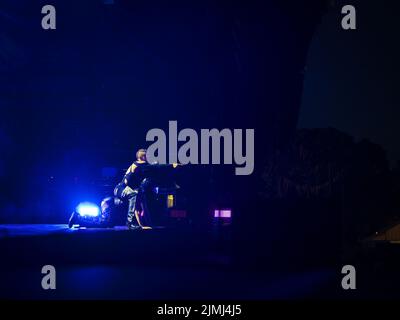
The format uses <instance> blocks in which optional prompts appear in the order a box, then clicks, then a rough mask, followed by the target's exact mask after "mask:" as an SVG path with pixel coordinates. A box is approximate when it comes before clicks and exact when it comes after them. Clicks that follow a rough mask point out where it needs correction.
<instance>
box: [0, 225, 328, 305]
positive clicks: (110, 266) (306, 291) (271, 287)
mask: <svg viewBox="0 0 400 320" xmlns="http://www.w3.org/2000/svg"><path fill="white" fill-rule="evenodd" d="M216 241H221V237H220V236H218V235H217V236H216V235H215V234H213V232H209V231H207V232H204V231H198V230H171V229H153V230H139V231H130V230H127V228H126V227H116V228H112V229H68V227H67V225H46V224H43V225H34V224H26V225H0V252H1V261H2V263H1V266H0V271H1V272H0V283H1V288H2V289H1V290H0V298H13V299H14V298H15V299H140V300H142V299H204V300H209V299H278V298H304V297H310V296H318V295H319V293H320V291H321V290H325V288H326V286H327V285H329V283H330V281H331V280H332V277H333V272H332V270H323V269H321V270H317V271H312V272H305V271H298V272H289V273H287V272H286V273H285V272H279V271H271V270H263V269H258V270H255V269H254V268H253V267H251V266H248V267H243V265H240V266H238V265H236V264H235V262H234V260H235V258H234V255H233V254H232V251H231V248H230V247H229V244H228V243H227V244H226V245H222V246H221V244H220V243H219V245H217V243H216ZM44 265H53V266H54V267H55V268H56V270H57V289H56V290H47V291H46V290H43V289H42V288H41V285H40V284H41V279H42V277H43V275H42V274H41V268H42V267H43V266H44Z"/></svg>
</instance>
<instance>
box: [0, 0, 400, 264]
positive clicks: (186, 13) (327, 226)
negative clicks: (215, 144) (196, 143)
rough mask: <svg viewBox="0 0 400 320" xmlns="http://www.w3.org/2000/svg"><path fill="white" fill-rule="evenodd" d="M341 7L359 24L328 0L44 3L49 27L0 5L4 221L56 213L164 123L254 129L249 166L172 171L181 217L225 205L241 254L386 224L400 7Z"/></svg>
mask: <svg viewBox="0 0 400 320" xmlns="http://www.w3.org/2000/svg"><path fill="white" fill-rule="evenodd" d="M352 3H353V4H354V5H355V6H356V8H357V17H358V30H357V31H343V30H342V29H341V28H340V25H341V17H342V15H341V13H340V10H341V7H342V5H343V3H341V2H340V1H337V2H335V1H312V0H309V1H286V2H284V1H277V0H276V1H274V0H269V1H248V2H247V1H246V2H245V1H229V2H228V1H226V2H224V1H201V2H175V1H173V2H170V1H169V2H168V3H166V2H164V1H156V2H151V3H149V2H145V1H123V0H121V1H117V0H116V1H114V2H113V3H111V4H105V3H104V2H102V1H85V2H81V1H68V2H65V1H52V3H51V4H53V5H54V6H55V7H56V9H57V30H55V31H49V30H47V31H45V30H42V29H41V24H40V23H41V18H42V15H41V13H40V10H41V7H42V6H43V5H45V4H47V3H45V2H43V1H19V2H17V3H15V2H13V1H5V2H3V4H2V6H1V8H0V23H1V28H0V59H1V60H0V70H1V75H2V76H1V78H0V81H1V82H0V90H1V92H0V107H1V117H0V150H1V158H0V183H1V184H0V185H1V191H2V192H1V195H0V200H1V202H0V222H3V223H14V222H18V223H64V222H66V220H67V218H68V216H69V214H70V212H71V211H72V210H73V208H74V206H75V205H76V204H77V203H79V202H80V201H82V200H93V201H99V200H100V199H101V198H102V197H104V196H105V195H106V194H107V192H109V191H110V187H111V184H109V181H108V182H107V181H106V180H107V179H106V178H107V177H106V176H104V174H102V172H104V170H103V168H107V167H112V168H116V169H117V172H122V171H123V169H124V168H126V167H128V166H129V164H130V163H131V162H132V160H133V159H134V153H135V151H136V150H137V149H138V148H141V147H145V146H146V141H145V136H146V132H147V131H148V130H149V129H152V128H156V127H160V128H164V129H167V126H168V121H169V120H177V121H178V126H179V128H180V129H182V128H185V127H189V128H194V129H200V128H213V127H215V128H218V129H222V128H231V129H233V128H242V129H246V128H253V129H255V132H256V144H255V156H256V157H255V171H254V173H253V175H251V176H245V177H239V176H235V175H234V168H233V167H231V166H218V167H215V166H195V167H188V168H185V169H184V170H183V171H182V175H181V181H180V183H181V184H182V187H183V188H185V190H187V192H188V193H189V194H191V209H192V212H193V215H194V216H196V217H198V219H199V220H202V219H203V218H204V219H206V218H208V217H209V214H210V209H212V208H213V207H216V206H224V207H226V206H229V207H232V208H233V214H234V226H233V229H234V233H233V234H234V247H235V249H236V250H237V251H236V252H237V254H238V256H239V257H240V258H244V259H243V260H241V261H246V263H251V261H253V262H254V263H257V261H259V259H260V257H262V258H265V259H264V260H263V261H268V257H270V256H271V255H273V256H275V257H276V256H278V257H280V258H281V259H296V260H295V261H296V262H297V263H299V264H301V263H303V261H301V262H300V260H303V258H302V257H304V253H305V252H307V253H309V254H310V256H313V257H314V258H315V259H322V260H324V259H325V258H326V259H329V261H338V259H339V256H340V254H341V252H342V251H343V248H349V247H351V245H353V244H354V243H356V242H357V241H359V240H360V239H363V238H364V237H367V236H369V235H371V234H372V233H373V232H375V230H377V229H378V228H381V227H383V226H385V225H386V224H387V223H389V222H393V221H396V219H397V213H396V210H398V200H397V199H398V191H399V190H400V189H399V187H398V185H399V184H398V176H399V175H398V172H399V171H398V168H397V167H396V160H397V159H398V155H399V144H398V142H397V139H396V138H397V135H396V133H397V130H398V128H397V122H396V120H397V119H398V115H399V113H398V112H399V111H398V108H396V106H397V102H398V90H397V89H396V86H395V83H396V80H397V72H396V70H398V59H397V54H396V53H397V52H398V45H397V42H396V38H397V30H398V27H397V25H396V24H397V23H398V21H397V19H396V17H397V13H398V10H397V7H398V6H397V5H396V4H395V2H394V1H393V2H392V1H379V2H377V1H362V2H361V1H352ZM346 4H349V3H346ZM303 89H304V90H303ZM298 127H299V128H304V127H306V128H308V129H298ZM327 127H334V128H335V129H334V128H331V129H328V128H327ZM310 128H312V129H310ZM318 128H319V129H318ZM353 136H355V137H356V138H357V139H354V137H353ZM363 138H369V139H370V140H372V141H369V140H362V139H363ZM380 145H383V146H384V147H385V148H386V149H387V150H389V151H390V160H391V163H389V159H388V157H387V154H386V151H385V149H383V148H382V147H381V146H380ZM396 170H397V171H396ZM116 179H119V177H118V176H117V177H116ZM206 220H207V219H206ZM277 243H278V245H277ZM260 248H261V249H260ZM247 258H249V259H247ZM295 265H297V264H295Z"/></svg>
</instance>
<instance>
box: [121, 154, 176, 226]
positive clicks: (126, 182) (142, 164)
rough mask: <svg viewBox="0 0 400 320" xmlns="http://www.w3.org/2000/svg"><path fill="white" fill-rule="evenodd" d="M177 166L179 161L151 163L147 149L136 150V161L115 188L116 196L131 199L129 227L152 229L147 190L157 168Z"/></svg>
mask: <svg viewBox="0 0 400 320" xmlns="http://www.w3.org/2000/svg"><path fill="white" fill-rule="evenodd" d="M177 166H178V164H177V163H174V164H172V165H159V164H149V163H148V162H147V158H146V149H140V150H138V151H137V152H136V161H135V162H134V163H133V164H132V165H131V166H130V167H129V168H128V170H127V171H126V173H125V176H124V178H123V180H122V181H121V182H120V183H119V184H118V185H117V186H116V187H115V189H114V195H115V196H116V197H118V198H120V199H122V200H125V199H127V200H128V201H129V208H128V218H127V226H128V228H129V229H131V230H136V229H151V227H150V224H151V222H150V217H149V215H148V208H147V201H146V192H147V191H148V190H149V188H150V187H151V186H152V182H153V181H152V180H151V176H152V174H154V172H155V170H157V169H158V170H160V169H161V168H164V167H173V168H176V167H177Z"/></svg>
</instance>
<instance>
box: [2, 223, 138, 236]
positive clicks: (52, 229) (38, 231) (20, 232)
mask: <svg viewBox="0 0 400 320" xmlns="http://www.w3.org/2000/svg"><path fill="white" fill-rule="evenodd" d="M120 231H130V230H128V228H127V227H125V226H115V227H114V228H72V229H69V228H68V225H67V224H0V239H1V238H6V237H20V236H46V235H52V234H53V235H54V234H66V233H74V232H75V233H77V232H80V233H82V232H85V233H88V232H92V233H97V232H100V233H104V232H120ZM130 232H131V231H130Z"/></svg>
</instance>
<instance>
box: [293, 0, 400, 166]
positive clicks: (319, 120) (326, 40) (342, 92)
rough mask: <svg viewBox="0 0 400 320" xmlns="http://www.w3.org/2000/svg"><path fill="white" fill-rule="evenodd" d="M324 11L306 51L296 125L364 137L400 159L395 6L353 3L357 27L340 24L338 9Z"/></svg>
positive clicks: (399, 53)
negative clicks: (309, 46)
mask: <svg viewBox="0 0 400 320" xmlns="http://www.w3.org/2000/svg"><path fill="white" fill-rule="evenodd" d="M344 4H350V3H349V1H347V2H346V3H344V2H342V1H339V2H338V3H337V6H336V7H335V8H333V9H331V10H330V11H329V13H327V14H326V15H325V16H324V18H323V20H322V23H321V25H320V26H319V28H318V30H317V32H316V34H315V35H314V39H313V42H312V45H311V48H310V51H309V57H308V63H307V72H306V75H305V83H304V92H303V101H302V109H301V115H300V119H299V127H305V128H320V127H321V128H324V127H333V128H337V129H339V130H341V131H344V132H346V133H349V134H351V135H352V136H354V137H355V138H356V139H363V138H367V139H369V140H371V141H372V142H374V143H377V144H380V145H381V146H383V147H384V148H385V149H386V151H387V152H388V158H389V159H390V160H391V162H392V165H393V164H394V162H396V161H397V160H399V159H400V143H399V139H398V138H399V136H400V126H399V119H400V109H399V104H400V92H399V88H398V82H399V80H398V79H399V71H400V60H399V56H400V46H399V34H398V30H399V27H398V24H399V19H398V17H399V12H400V11H399V5H398V3H397V2H396V1H390V0H385V1H351V4H353V5H354V6H355V7H356V9H357V24H358V28H357V30H355V31H344V30H343V29H342V28H341V24H340V20H341V13H340V8H341V7H342V6H343V5H344Z"/></svg>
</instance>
